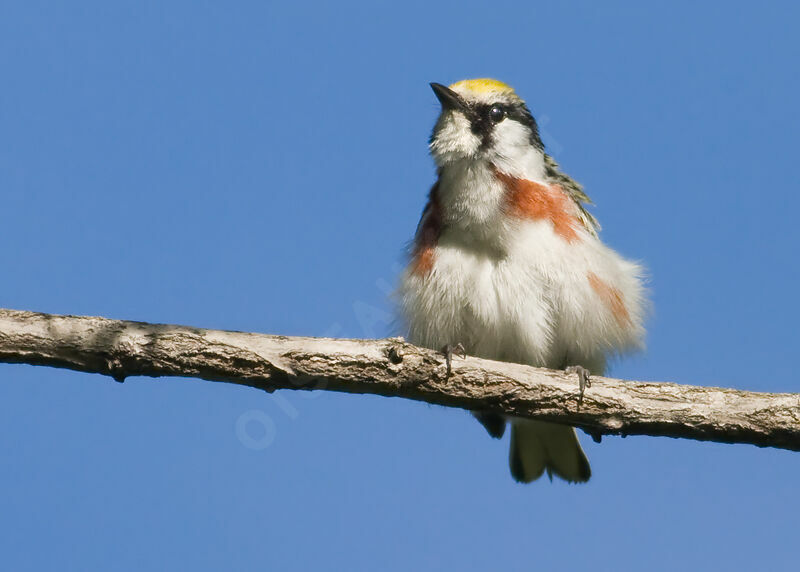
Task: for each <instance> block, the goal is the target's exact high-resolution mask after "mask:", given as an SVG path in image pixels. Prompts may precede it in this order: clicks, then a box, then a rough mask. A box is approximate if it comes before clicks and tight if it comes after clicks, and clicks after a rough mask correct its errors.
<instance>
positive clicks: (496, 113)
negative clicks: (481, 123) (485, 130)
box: [489, 105, 506, 123]
mask: <svg viewBox="0 0 800 572" xmlns="http://www.w3.org/2000/svg"><path fill="white" fill-rule="evenodd" d="M505 118H506V110H505V109H503V108H502V107H500V106H499V105H493V106H492V108H491V109H490V110H489V119H491V120H492V121H493V122H495V123H500V122H501V121H502V120H503V119H505Z"/></svg>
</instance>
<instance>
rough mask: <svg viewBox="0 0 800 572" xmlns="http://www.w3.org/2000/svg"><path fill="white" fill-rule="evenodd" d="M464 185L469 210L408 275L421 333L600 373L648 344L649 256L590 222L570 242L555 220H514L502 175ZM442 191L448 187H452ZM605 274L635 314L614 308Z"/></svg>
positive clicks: (407, 303) (404, 295) (433, 339)
mask: <svg viewBox="0 0 800 572" xmlns="http://www.w3.org/2000/svg"><path fill="white" fill-rule="evenodd" d="M480 179H483V175H481V176H480ZM449 182H450V183H451V184H455V183H457V181H455V180H453V181H449ZM441 184H442V181H440V185H441ZM460 185H461V186H460V192H459V194H458V196H459V197H462V198H463V199H464V200H462V201H460V202H457V203H455V205H457V206H456V207H455V208H457V209H462V211H461V214H460V215H459V216H458V217H457V218H455V219H454V221H455V224H453V222H454V221H453V220H450V221H446V228H445V230H444V231H443V233H442V235H441V236H440V238H439V241H438V244H437V246H436V247H435V250H434V263H433V267H432V269H431V270H430V272H428V273H427V274H425V275H419V274H415V273H414V272H412V270H411V269H410V268H409V269H408V270H407V271H406V272H405V273H404V275H403V277H402V280H401V285H400V289H399V299H400V304H401V313H402V316H403V318H404V319H405V322H406V326H407V335H408V338H409V340H410V341H411V342H413V343H416V344H418V345H422V346H425V347H430V348H434V349H440V348H442V347H443V346H445V345H446V344H456V343H462V344H463V345H464V347H465V348H466V350H467V352H468V353H470V354H472V355H477V356H480V357H486V358H489V359H497V360H503V361H514V362H518V363H528V364H531V365H539V366H545V367H554V368H561V367H565V366H566V365H574V364H579V365H583V366H584V367H587V368H589V369H590V370H592V371H594V372H595V373H600V372H602V370H603V368H604V364H605V359H606V356H607V355H609V354H613V353H616V352H622V351H625V350H627V349H632V348H635V347H638V346H640V345H641V343H642V342H641V340H642V337H643V333H644V330H643V327H642V319H643V314H644V309H643V306H644V298H643V290H642V285H641V279H640V277H639V276H640V274H641V268H640V267H639V266H637V265H636V264H633V263H631V262H628V261H626V260H624V259H623V258H621V257H620V256H619V255H618V254H616V253H615V252H614V251H612V250H611V249H609V248H607V247H606V246H604V245H603V244H602V243H601V242H600V241H599V240H598V239H596V238H595V237H593V236H592V235H590V234H589V233H588V232H585V231H582V230H581V231H579V233H578V234H579V239H578V240H576V241H573V242H567V241H566V240H564V238H563V237H561V236H559V235H557V234H556V233H555V232H554V231H553V227H552V223H550V221H547V220H540V221H511V220H509V219H508V218H507V217H506V216H504V214H503V212H502V209H501V208H500V201H501V199H502V189H501V188H499V187H498V186H497V185H496V184H495V183H494V182H493V181H486V180H482V181H480V180H478V179H473V180H471V181H469V182H467V183H466V184H465V183H464V182H463V181H461V182H460ZM493 185H494V186H493ZM447 186H449V185H447ZM465 190H466V191H467V192H463V191H465ZM481 190H482V194H481ZM440 192H443V193H444V196H443V198H444V197H447V194H446V193H447V192H448V189H447V188H445V189H441V187H440ZM465 197H471V199H470V200H467V199H466V198H465ZM453 204H454V203H450V204H446V208H445V209H444V210H445V217H448V216H454V215H453V210H451V209H452V208H453ZM448 210H449V211H450V212H449V213H448ZM468 212H469V213H472V215H471V216H468V217H466V216H463V215H464V214H467V213H468ZM465 221H468V224H465ZM590 273H591V274H593V275H594V276H595V277H596V282H595V284H594V287H593V285H592V282H591V281H590V280H589V279H588V276H589V275H590ZM598 283H600V284H603V285H606V286H607V287H608V291H606V298H609V297H610V296H611V294H608V293H609V292H612V293H618V294H619V297H620V298H621V300H622V301H623V303H624V308H625V311H626V312H627V315H628V319H627V320H621V319H620V318H619V316H615V315H614V313H613V312H612V311H610V308H609V300H608V299H604V298H603V297H602V296H601V295H600V294H598V290H597V285H598ZM601 292H602V290H601ZM612 301H613V300H612Z"/></svg>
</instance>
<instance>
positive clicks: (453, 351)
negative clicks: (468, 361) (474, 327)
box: [441, 343, 467, 377]
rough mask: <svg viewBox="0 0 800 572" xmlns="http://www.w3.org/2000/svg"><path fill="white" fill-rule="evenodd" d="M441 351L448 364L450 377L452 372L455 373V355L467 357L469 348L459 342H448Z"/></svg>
mask: <svg viewBox="0 0 800 572" xmlns="http://www.w3.org/2000/svg"><path fill="white" fill-rule="evenodd" d="M441 352H442V353H443V354H444V362H445V363H446V364H447V377H450V374H451V373H453V356H454V355H457V356H461V357H462V358H466V357H467V350H465V349H464V346H463V345H461V344H460V343H458V344H456V345H452V344H447V345H446V346H444V347H443V348H442V349H441Z"/></svg>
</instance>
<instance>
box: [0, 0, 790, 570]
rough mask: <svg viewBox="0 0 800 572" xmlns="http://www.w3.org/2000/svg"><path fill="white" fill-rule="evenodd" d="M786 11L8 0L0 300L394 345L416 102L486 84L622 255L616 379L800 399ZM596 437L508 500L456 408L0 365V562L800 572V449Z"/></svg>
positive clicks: (425, 160) (501, 448) (413, 181)
mask: <svg viewBox="0 0 800 572" xmlns="http://www.w3.org/2000/svg"><path fill="white" fill-rule="evenodd" d="M799 19H800V11H798V8H797V6H796V3H789V2H783V3H777V2H776V3H771V2H770V3H767V2H760V3H757V4H755V5H754V4H753V3H751V2H747V3H737V2H726V3H722V2H718V3H707V4H706V3H698V2H673V3H669V5H665V6H662V7H651V6H643V5H642V3H638V2H637V3H634V2H630V3H602V4H601V3H598V2H583V3H558V5H557V6H556V3H554V2H531V1H521V2H503V1H499V2H498V1H496V2H493V3H491V5H489V4H488V3H487V4H479V3H471V2H448V3H442V4H437V3H432V2H415V1H406V2H403V3H396V4H395V5H394V6H391V7H390V6H378V5H376V3H374V2H364V3H362V4H358V5H356V4H346V3H342V2H336V3H330V5H321V4H320V5H303V4H300V3H296V2H295V3H291V2H285V3H273V2H261V1H242V2H189V1H184V2H170V1H147V2H141V1H137V2H133V1H129V2H105V1H103V2H100V1H97V2H40V1H35V0H26V1H24V2H23V1H16V2H4V3H3V4H2V5H0V82H1V83H2V85H1V86H0V192H1V193H2V207H0V268H1V269H2V282H0V306H2V307H10V308H16V309H25V310H37V311H43V312H56V313H71V314H91V315H102V316H107V317H113V318H125V319H136V320H146V321H158V322H170V323H181V324H191V325H196V326H203V327H209V328H224V329H236V330H246V331H259V332H268V333H278V334H298V335H335V336H349V337H377V336H383V335H386V334H389V333H391V323H390V310H391V306H390V304H389V302H388V301H387V290H388V289H389V288H390V287H391V285H392V284H393V282H394V280H395V278H396V275H397V270H398V264H400V263H401V262H402V250H403V245H404V244H405V243H406V241H407V240H408V239H410V237H411V235H412V233H413V231H414V228H415V225H416V223H417V220H418V217H419V214H420V211H421V209H422V206H423V202H424V197H425V194H426V193H427V190H428V188H429V186H430V184H431V182H432V181H433V178H434V169H433V166H432V162H431V160H430V158H429V157H428V156H427V147H426V142H427V138H428V134H429V132H430V129H431V126H432V124H433V121H434V119H435V116H436V113H437V108H438V105H437V102H436V99H435V98H434V95H433V93H432V92H431V91H430V89H429V87H428V82H430V81H437V82H442V83H450V82H452V81H456V80H459V79H463V78H466V77H481V76H490V77H497V78H499V79H502V80H504V81H506V82H508V83H511V84H512V85H514V86H515V87H516V88H517V91H518V92H519V93H520V94H521V95H522V96H523V97H525V98H526V99H527V100H528V102H529V104H530V106H531V108H532V110H533V112H534V114H535V115H536V116H537V117H538V118H539V120H540V123H541V125H542V129H543V132H544V139H545V143H546V144H547V145H548V146H549V148H550V150H551V152H552V153H553V154H554V155H555V156H556V158H557V159H558V160H559V161H560V162H561V163H562V166H563V167H564V169H565V170H566V171H567V172H568V173H570V174H571V175H573V176H574V177H575V178H577V179H578V180H580V181H582V182H583V183H584V184H585V186H586V190H587V192H588V193H589V195H590V196H592V198H593V199H594V200H595V202H596V204H597V207H596V208H595V210H594V213H595V214H596V215H597V216H598V218H599V219H600V221H601V223H602V224H603V227H604V231H603V237H604V238H605V240H606V241H607V242H608V243H610V244H611V245H612V246H613V247H615V248H617V249H618V250H620V251H621V252H623V253H624V254H626V255H627V256H630V257H633V258H637V259H641V260H642V261H644V263H645V264H646V265H647V267H648V268H649V271H650V274H651V276H652V280H651V284H650V286H651V289H652V294H653V299H654V303H655V312H654V315H653V317H652V319H651V320H650V321H649V324H648V329H649V335H648V346H649V348H648V351H647V352H646V353H644V354H642V355H639V356H635V357H632V358H629V359H626V360H623V361H621V362H620V363H619V364H617V365H616V366H615V367H614V369H613V370H612V372H611V373H612V374H614V375H616V376H620V377H626V378H632V379H648V380H670V381H677V382H681V383H694V384H705V385H722V386H731V387H737V388H746V389H752V390H760V391H798V389H799V386H798V378H799V377H800V376H798V373H797V368H796V362H797V355H798V323H800V309H798V308H799V306H800V302H798V294H797V293H798V291H800V271H798V264H799V263H798V249H799V247H800V230H798V215H797V213H798V210H800V170H798V167H797V165H798V151H799V148H798V147H799V146H798V134H799V133H800V112H799V111H798V109H799V106H798V102H800V74H799V73H798V60H799V59H800V39H798V34H797V22H798V20H799ZM582 440H583V443H584V446H585V448H586V450H587V453H588V455H589V457H590V459H591V461H592V467H593V470H594V476H593V477H592V481H591V482H590V483H589V484H588V485H586V486H569V485H565V484H563V483H561V482H554V483H552V484H551V483H549V482H547V480H543V481H540V482H537V483H535V484H533V485H529V486H522V485H518V484H516V483H514V482H513V481H512V480H511V478H510V476H509V474H508V468H507V463H506V457H507V442H506V443H498V442H496V441H493V440H491V439H490V438H489V437H488V436H487V435H486V433H485V432H484V430H483V429H482V428H481V427H480V426H479V425H478V424H477V423H475V422H474V420H473V419H472V418H471V417H470V416H469V415H468V414H467V413H465V412H463V411H459V410H453V409H444V408H441V407H434V406H428V405H425V404H420V403H412V402H407V401H402V400H397V399H386V398H378V397H360V396H346V395H336V394H330V393H320V394H312V395H308V394H299V393H289V392H284V393H279V394H276V395H273V396H270V395H267V394H265V393H263V392H258V391H255V390H252V389H247V388H241V387H235V386H232V385H227V384H213V383H208V382H200V381H196V380H187V379H158V380H153V379H148V378H133V379H129V380H128V381H126V382H125V383H124V384H117V383H115V382H113V381H111V380H110V379H108V378H104V377H101V376H96V375H86V374H79V373H74V372H69V371H62V370H54V369H46V368H34V367H30V366H11V365H0V456H2V464H1V465H0V555H2V556H0V560H1V561H2V568H3V569H5V570H56V569H57V570H112V569H113V570H136V571H139V570H168V569H172V570H177V569H187V570H222V569H228V570H302V569H337V568H338V569H348V570H376V569H383V570H410V569H418V570H434V569H441V568H442V567H444V566H448V567H454V568H459V569H476V570H494V569H497V570H526V569H540V570H552V569H559V570H569V569H580V570H588V569H593V570H611V569H614V570H642V569H649V570H675V569H681V568H688V569H709V568H716V569H729V570H746V569H762V570H790V569H796V568H794V567H795V566H796V565H797V562H798V557H797V547H796V544H797V522H798V520H797V519H798V512H800V491H798V483H800V480H799V478H800V454H797V453H790V452H787V451H778V450H769V449H758V448H756V447H752V446H743V445H742V446H731V445H716V444H707V443H699V442H694V441H685V440H671V439H666V438H660V439H658V438H647V437H630V438H627V439H622V438H607V439H604V441H603V443H602V444H599V445H598V444H595V443H593V442H591V440H590V439H588V438H587V437H586V436H585V435H583V434H582Z"/></svg>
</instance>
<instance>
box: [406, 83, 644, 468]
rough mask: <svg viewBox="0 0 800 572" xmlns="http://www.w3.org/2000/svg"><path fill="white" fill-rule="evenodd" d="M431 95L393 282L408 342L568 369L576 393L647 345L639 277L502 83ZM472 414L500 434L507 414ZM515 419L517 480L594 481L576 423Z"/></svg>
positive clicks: (437, 89) (460, 86)
mask: <svg viewBox="0 0 800 572" xmlns="http://www.w3.org/2000/svg"><path fill="white" fill-rule="evenodd" d="M431 87H432V88H433V91H434V93H435V94H436V97H437V98H438V99H439V102H440V103H441V105H442V111H441V115H440V116H439V119H438V121H437V122H436V125H435V127H434V129H433V133H432V135H431V138H430V151H431V154H432V155H433V158H434V160H435V161H436V165H437V167H438V169H437V171H438V180H437V181H436V183H435V184H434V185H433V188H432V189H431V191H430V194H429V196H428V204H427V206H426V207H425V210H424V211H423V213H422V219H421V220H420V222H419V225H418V227H417V231H416V236H415V238H414V242H413V247H412V249H411V253H410V261H409V264H408V266H407V268H406V269H405V271H404V273H403V275H402V278H401V283H400V287H399V299H400V307H401V312H402V317H403V318H404V321H405V324H406V327H407V336H408V339H409V340H410V341H411V342H412V343H415V344H418V345H421V346H425V347H428V348H432V349H441V348H443V347H445V348H447V350H446V351H448V352H449V351H450V350H451V349H452V348H453V347H455V345H456V344H458V345H459V346H460V347H461V348H463V350H464V351H466V353H469V354H471V355H475V356H478V357H483V358H488V359H494V360H502V361H509V362H516V363H522V364H529V365H533V366H540V367H549V368H555V369H567V370H568V371H576V372H578V373H579V376H584V377H583V379H582V380H581V389H582V388H583V383H584V382H585V381H586V380H587V377H586V375H587V374H588V373H591V374H597V375H600V374H602V373H603V371H604V369H605V367H606V359H607V358H608V357H609V356H612V355H615V354H619V353H622V352H624V351H626V350H630V349H634V348H638V347H641V346H642V340H643V337H644V328H643V325H642V320H643V314H644V307H645V303H646V302H645V298H644V291H643V287H642V278H641V274H642V269H641V267H639V266H638V265H637V264H635V263H633V262H630V261H628V260H625V259H624V258H622V257H621V256H619V255H618V254H617V253H616V252H614V251H613V250H611V249H610V248H608V247H607V246H605V245H604V244H603V243H602V242H601V241H600V239H599V238H598V236H597V231H598V225H597V221H596V220H595V219H594V217H593V216H592V215H591V214H590V213H589V212H588V211H587V210H586V209H585V208H584V203H588V202H589V198H588V197H587V196H586V195H585V194H584V193H583V191H582V189H581V186H580V185H579V184H577V183H576V182H575V181H573V180H572V179H571V178H569V177H568V176H566V175H565V174H563V173H562V172H561V171H560V170H559V167H558V164H557V163H556V162H555V161H554V160H553V159H552V158H551V157H550V156H549V155H547V154H546V153H545V151H544V145H543V144H542V140H541V139H540V137H539V132H538V128H537V125H536V121H535V120H534V118H533V116H532V115H531V112H530V111H529V110H528V107H527V106H526V105H525V102H524V101H523V100H522V99H521V98H520V97H519V96H518V95H517V94H516V93H515V92H514V90H513V89H512V88H511V87H509V86H508V85H506V84H504V83H502V82H499V81H496V80H492V79H473V80H465V81H459V82H457V83H454V84H453V85H451V86H450V87H445V86H444V85H441V84H438V83H432V84H431ZM449 357H450V356H449V355H448V359H449ZM474 414H475V415H476V417H478V419H479V420H480V421H481V422H482V423H483V424H484V426H485V427H486V428H487V430H488V431H489V433H490V434H491V435H492V436H494V437H498V438H499V437H501V436H502V435H503V432H504V431H505V426H506V420H505V419H503V418H501V417H499V416H497V415H493V414H487V413H485V412H483V413H482V412H474ZM510 421H511V451H510V455H509V463H510V466H511V474H512V476H513V477H514V478H515V479H516V480H518V481H522V482H530V481H533V480H535V479H537V478H538V477H540V476H541V475H542V474H543V473H544V472H547V474H548V476H549V477H550V478H551V479H552V475H553V474H555V475H557V476H559V477H561V478H562V479H565V480H567V481H570V482H583V481H586V480H588V479H589V477H590V475H591V469H590V468H589V462H588V461H587V459H586V456H585V454H584V452H583V450H582V449H581V446H580V443H579V442H578V437H577V435H576V433H575V430H574V429H573V428H572V427H569V426H566V425H558V424H553V423H546V422H542V421H534V420H523V419H518V418H512V419H510Z"/></svg>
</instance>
